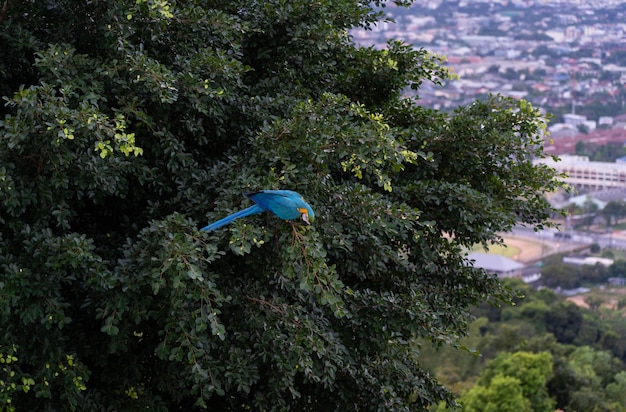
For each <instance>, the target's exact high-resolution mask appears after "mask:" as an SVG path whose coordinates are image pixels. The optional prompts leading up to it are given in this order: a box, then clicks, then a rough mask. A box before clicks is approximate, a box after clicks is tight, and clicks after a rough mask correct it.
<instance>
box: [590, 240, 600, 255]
mask: <svg viewBox="0 0 626 412" xmlns="http://www.w3.org/2000/svg"><path fill="white" fill-rule="evenodd" d="M589 251H590V252H591V253H594V254H595V253H598V252H600V245H599V244H597V243H592V244H591V245H589Z"/></svg>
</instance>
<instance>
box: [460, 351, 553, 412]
mask: <svg viewBox="0 0 626 412" xmlns="http://www.w3.org/2000/svg"><path fill="white" fill-rule="evenodd" d="M551 377H552V356H551V355H550V353H548V352H541V353H530V352H515V353H502V354H500V355H498V356H497V357H496V358H495V359H493V360H491V361H489V362H488V364H487V367H486V368H485V370H484V371H483V373H482V374H481V375H480V378H479V379H478V382H477V385H476V387H475V388H479V389H478V393H477V394H473V393H472V391H471V390H470V391H469V392H468V393H467V394H466V395H464V396H463V397H462V398H461V402H462V403H463V404H464V406H465V407H467V405H468V404H469V405H471V404H472V403H475V401H474V399H476V398H478V399H480V401H479V402H476V403H477V406H482V407H484V408H485V409H480V408H476V409H468V410H475V411H481V410H493V411H497V410H498V409H495V407H496V405H497V406H500V407H502V406H503V403H502V402H501V401H500V400H501V399H506V397H505V395H506V394H508V395H510V396H514V398H515V399H516V403H517V404H519V405H521V403H520V401H519V400H518V399H519V395H518V392H517V391H518V389H517V388H519V389H521V394H522V398H524V399H526V400H528V402H529V409H527V410H532V411H549V410H552V409H551V408H553V407H554V404H553V402H552V400H551V399H550V396H549V394H548V389H547V383H548V381H549V380H550V378H551ZM503 378H506V379H503ZM481 392H482V393H483V394H485V395H490V396H489V397H487V398H486V399H487V400H488V402H484V399H485V397H484V395H483V396H482V397H481V396H476V395H478V394H480V393H481ZM481 398H482V399H481ZM491 404H493V408H494V409H491V407H490V406H489V405H491ZM487 408H489V409H487ZM507 410H508V409H507Z"/></svg>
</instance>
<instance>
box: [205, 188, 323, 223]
mask: <svg viewBox="0 0 626 412" xmlns="http://www.w3.org/2000/svg"><path fill="white" fill-rule="evenodd" d="M243 195H244V196H245V197H247V198H248V199H250V200H252V201H253V202H254V203H255V204H254V205H253V206H250V207H249V208H247V209H243V210H240V211H239V212H236V213H233V214H232V215H230V216H226V217H225V218H224V219H220V220H218V221H217V222H215V223H211V224H210V225H208V226H205V227H203V228H202V229H200V230H205V231H211V230H215V229H217V228H219V227H222V226H224V225H227V224H229V223H230V222H232V221H233V220H235V219H239V218H241V217H245V216H250V215H256V214H257V213H263V212H272V213H273V214H275V215H276V216H278V217H279V218H281V219H284V220H295V219H298V218H299V217H302V220H304V222H305V223H306V224H307V225H309V224H311V223H313V220H314V219H315V213H313V209H311V206H310V205H309V204H308V203H307V202H305V201H304V198H303V197H302V195H300V194H299V193H297V192H294V191H293V190H260V191H258V192H244V194H243Z"/></svg>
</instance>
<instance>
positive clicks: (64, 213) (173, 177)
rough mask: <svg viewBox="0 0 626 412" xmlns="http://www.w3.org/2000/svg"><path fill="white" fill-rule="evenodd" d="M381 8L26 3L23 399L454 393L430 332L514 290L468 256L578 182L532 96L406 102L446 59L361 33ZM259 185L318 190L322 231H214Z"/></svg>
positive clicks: (9, 12)
mask: <svg viewBox="0 0 626 412" xmlns="http://www.w3.org/2000/svg"><path fill="white" fill-rule="evenodd" d="M398 3H400V2H398ZM383 5H384V3H383V2H382V1H376V2H374V3H373V4H372V3H370V2H369V1H367V2H366V1H358V0H340V1H337V0H320V1H317V2H307V1H301V0H294V1H287V2H286V1H282V0H281V1H279V0H268V1H262V2H250V1H238V0H234V1H233V0H229V1H180V2H173V1H172V2H169V1H167V0H137V1H135V2H119V1H111V0H94V1H89V2H84V1H75V0H51V1H47V2H17V1H12V0H7V1H5V2H3V7H2V10H1V11H0V44H2V47H0V95H2V96H3V97H4V101H5V105H4V106H3V107H1V108H0V112H1V120H0V196H1V202H0V229H1V235H0V236H1V237H0V268H1V270H2V275H1V276H2V277H1V278H0V319H1V322H2V326H3V327H2V332H1V333H0V360H1V361H2V369H1V370H0V380H2V381H3V383H4V384H3V388H2V389H1V390H0V402H2V405H6V406H7V408H9V409H11V408H15V410H34V409H37V410H57V409H85V410H93V411H95V410H139V409H147V408H150V409H151V410H186V411H187V410H193V409H196V408H197V409H202V408H210V409H212V410H297V411H306V410H315V411H319V410H385V411H405V410H423V409H425V408H427V407H428V406H429V405H433V404H435V403H437V402H439V401H441V400H445V401H448V402H449V404H450V405H454V401H453V399H452V395H451V393H450V392H449V391H447V390H446V389H445V388H444V387H443V386H442V385H440V384H439V382H438V381H437V379H436V378H435V377H434V376H432V375H431V374H429V373H427V372H426V371H425V370H423V369H422V368H421V367H420V358H419V353H420V347H419V345H418V344H417V343H416V339H418V338H419V339H421V340H424V341H427V342H431V343H432V344H434V345H455V344H456V343H457V341H458V338H459V337H461V336H463V335H464V334H466V333H467V330H468V322H469V321H470V320H471V313H470V309H471V308H472V307H473V306H475V305H476V304H478V303H480V302H484V301H492V302H506V301H509V300H510V298H511V292H510V290H509V289H508V288H506V287H504V286H503V285H502V284H501V283H500V282H499V281H498V279H497V278H496V277H494V276H492V275H490V274H487V273H485V272H483V271H481V270H478V269H475V268H472V267H471V266H470V265H468V262H467V260H466V259H465V255H464V249H463V248H464V247H466V246H469V245H471V244H474V243H477V242H488V241H491V240H497V239H498V235H497V233H498V232H500V231H506V230H508V229H510V228H511V227H512V225H514V224H515V223H516V222H518V221H521V222H524V223H526V224H529V225H539V226H540V225H542V224H543V223H544V222H545V221H546V219H547V218H548V216H549V214H550V212H551V208H550V206H549V204H548V203H547V202H546V200H545V199H544V197H543V193H544V192H545V191H546V190H552V189H554V188H556V187H557V186H559V183H558V182H557V180H556V179H555V174H554V171H553V170H551V169H549V168H547V167H545V166H541V165H536V166H533V164H532V159H533V158H534V157H541V156H542V155H543V137H542V135H541V133H542V131H543V129H544V128H545V121H546V119H545V118H544V117H543V116H542V115H541V114H540V113H539V111H538V110H536V109H534V108H533V107H532V106H531V105H530V104H528V103H527V102H525V101H523V100H522V101H515V100H512V99H507V98H503V97H500V96H491V97H490V98H489V99H488V100H485V101H477V102H475V103H473V104H471V105H469V106H464V107H460V108H458V110H456V111H455V112H454V113H451V114H446V113H442V112H437V111H433V110H427V109H424V108H422V107H420V105H419V97H414V98H411V99H408V98H404V97H403V91H404V90H405V89H406V88H408V87H411V88H413V89H415V90H418V91H419V87H420V86H421V84H422V82H424V81H432V82H435V83H439V82H441V81H442V80H444V79H446V78H447V77H448V71H447V69H445V68H444V67H443V66H442V61H441V59H440V58H438V57H437V56H434V55H432V54H430V53H429V52H427V51H426V50H421V49H414V48H413V47H411V46H409V45H407V44H405V43H403V42H401V41H390V42H389V43H388V44H387V46H386V48H384V49H376V48H374V47H358V46H357V45H355V43H354V42H353V41H352V38H351V37H350V35H349V29H350V28H352V27H358V26H360V27H370V26H371V25H372V24H374V23H375V22H376V21H378V20H380V19H381V18H383V14H382V13H381V12H380V11H379V9H378V8H377V7H379V6H383ZM255 189H292V190H297V191H298V192H300V193H302V194H303V195H304V196H305V198H306V200H307V201H308V202H309V203H310V204H311V205H312V207H313V208H314V210H315V214H316V220H315V223H314V224H313V225H312V226H309V227H306V226H301V225H298V224H294V225H290V224H289V223H286V222H283V221H280V220H279V219H277V218H275V217H272V216H266V215H258V216H251V217H248V218H246V219H243V220H238V221H236V222H234V223H233V224H231V225H229V226H227V227H225V228H221V229H219V230H217V231H215V232H210V233H205V232H199V231H198V228H199V227H202V226H204V225H205V224H206V223H207V221H215V220H217V219H219V218H221V217H224V216H226V215H227V214H229V213H231V212H234V211H236V210H239V209H241V208H244V207H247V206H249V203H248V202H247V201H246V199H245V198H244V197H242V196H241V192H243V191H246V190H255ZM498 379H499V383H500V385H501V386H503V387H505V388H510V387H511V383H512V381H511V379H508V380H507V379H504V380H503V379H500V378H498ZM494 382H498V380H494ZM512 390H515V388H512Z"/></svg>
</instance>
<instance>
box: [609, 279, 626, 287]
mask: <svg viewBox="0 0 626 412" xmlns="http://www.w3.org/2000/svg"><path fill="white" fill-rule="evenodd" d="M608 282H609V285H611V286H626V278H608Z"/></svg>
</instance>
